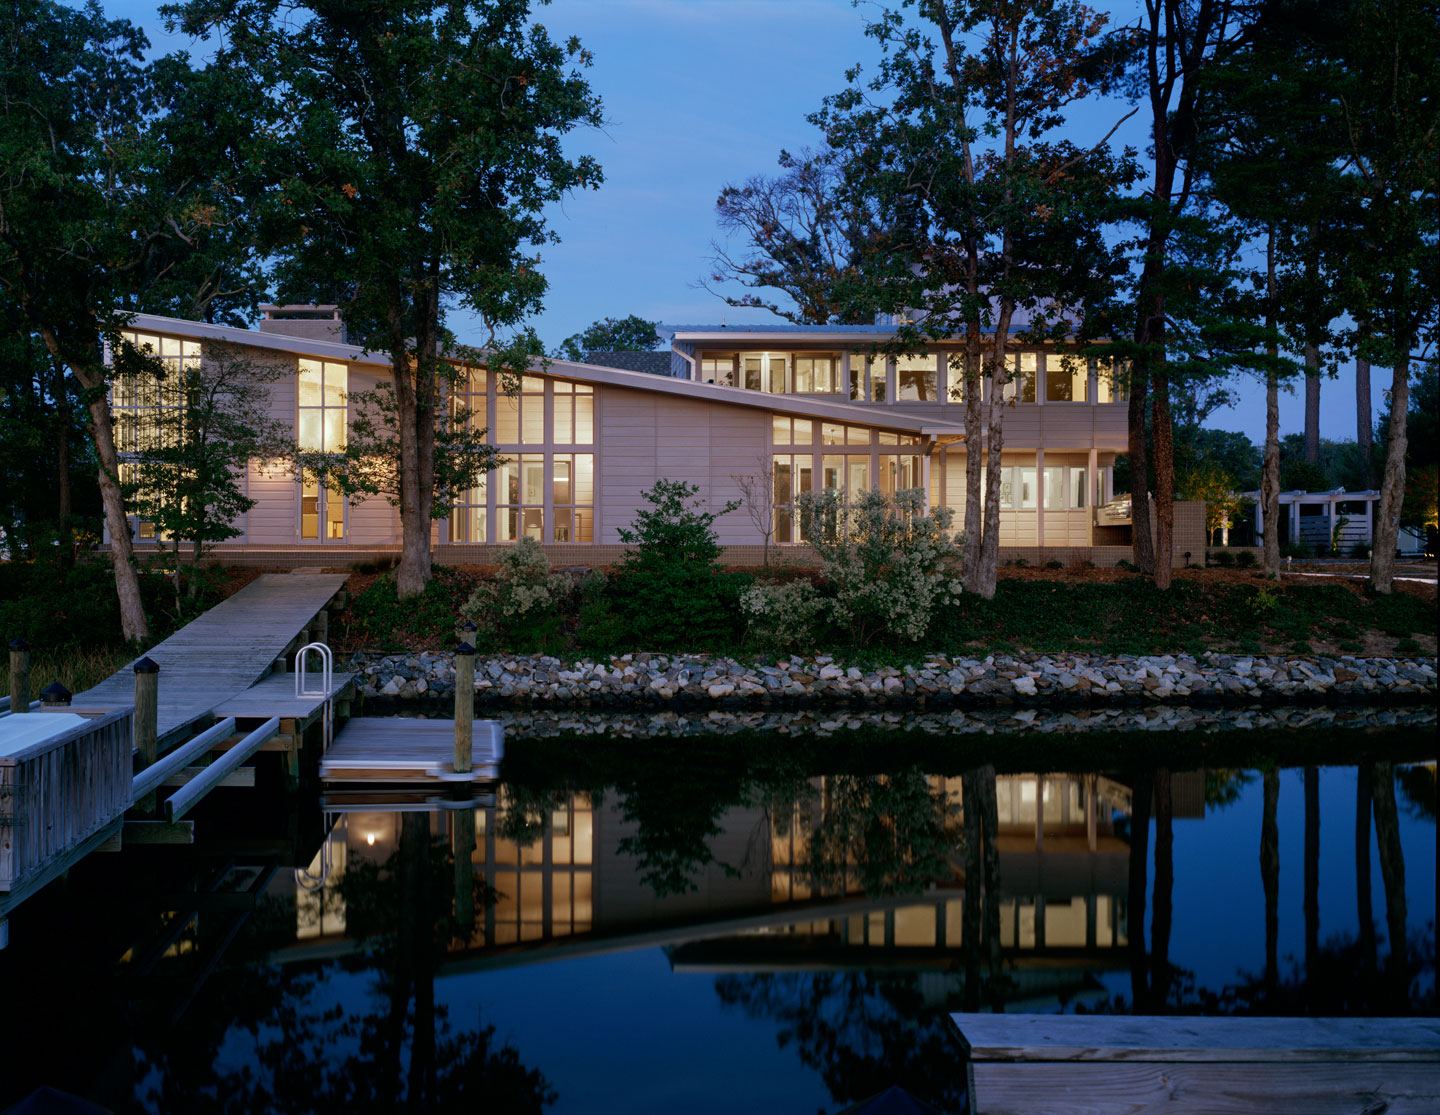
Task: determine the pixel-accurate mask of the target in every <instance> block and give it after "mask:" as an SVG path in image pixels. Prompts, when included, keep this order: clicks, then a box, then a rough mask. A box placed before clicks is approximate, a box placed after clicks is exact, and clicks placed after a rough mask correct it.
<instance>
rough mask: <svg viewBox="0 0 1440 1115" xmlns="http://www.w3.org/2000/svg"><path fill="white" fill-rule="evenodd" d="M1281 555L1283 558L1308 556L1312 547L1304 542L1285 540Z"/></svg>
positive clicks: (1282, 544)
mask: <svg viewBox="0 0 1440 1115" xmlns="http://www.w3.org/2000/svg"><path fill="white" fill-rule="evenodd" d="M1280 556H1281V557H1282V558H1287V557H1291V558H1302V559H1303V558H1308V557H1309V556H1310V547H1309V546H1308V545H1306V544H1305V543H1304V542H1284V543H1281V545H1280Z"/></svg>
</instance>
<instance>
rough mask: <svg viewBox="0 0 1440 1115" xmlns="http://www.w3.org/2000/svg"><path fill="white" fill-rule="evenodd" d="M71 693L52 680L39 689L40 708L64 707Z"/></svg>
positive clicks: (68, 702) (68, 701)
mask: <svg viewBox="0 0 1440 1115" xmlns="http://www.w3.org/2000/svg"><path fill="white" fill-rule="evenodd" d="M70 698H71V693H70V690H68V689H66V688H65V687H64V686H63V685H61V684H60V683H59V682H58V681H52V682H51V683H50V684H49V685H47V686H46V687H45V688H44V689H42V690H40V707H41V708H65V707H66V706H68V705H69V704H70Z"/></svg>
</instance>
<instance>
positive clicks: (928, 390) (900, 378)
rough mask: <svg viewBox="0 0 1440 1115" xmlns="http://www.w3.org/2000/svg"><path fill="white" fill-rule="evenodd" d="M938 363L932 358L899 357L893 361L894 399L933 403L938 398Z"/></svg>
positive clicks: (903, 401)
mask: <svg viewBox="0 0 1440 1115" xmlns="http://www.w3.org/2000/svg"><path fill="white" fill-rule="evenodd" d="M938 369H939V362H938V360H937V359H936V358H935V357H934V356H901V357H898V358H897V359H896V361H895V398H896V399H898V400H899V401H900V402H902V403H905V402H918V403H933V402H935V401H936V400H937V399H938V398H939V397H940V396H939V370H938Z"/></svg>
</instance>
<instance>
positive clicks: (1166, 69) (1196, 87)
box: [1115, 0, 1238, 589]
mask: <svg viewBox="0 0 1440 1115" xmlns="http://www.w3.org/2000/svg"><path fill="white" fill-rule="evenodd" d="M1237 8H1238V4H1237V3H1236V2H1234V0H1145V10H1144V15H1143V16H1142V17H1141V19H1140V21H1139V23H1138V24H1137V26H1136V27H1135V28H1134V29H1133V40H1132V41H1133V43H1134V44H1135V46H1136V47H1137V50H1136V54H1135V58H1136V61H1137V65H1136V68H1135V70H1134V79H1135V86H1136V92H1137V93H1138V95H1139V98H1140V100H1141V101H1142V102H1143V103H1144V105H1145V107H1146V108H1148V110H1149V128H1150V136H1151V146H1150V161H1151V168H1152V179H1151V185H1150V188H1149V190H1148V191H1147V192H1146V195H1145V196H1144V197H1143V198H1141V199H1138V200H1137V202H1136V204H1135V206H1134V209H1133V218H1134V220H1135V222H1136V224H1137V225H1138V230H1139V231H1138V234H1137V236H1136V238H1135V240H1134V242H1133V243H1132V244H1131V245H1130V248H1131V250H1132V251H1133V253H1134V258H1135V262H1136V272H1135V274H1134V276H1133V283H1132V285H1131V292H1132V298H1131V306H1130V309H1131V321H1132V323H1133V325H1132V329H1131V332H1130V337H1129V343H1128V344H1127V345H1124V346H1116V348H1115V353H1116V356H1117V358H1120V357H1123V358H1125V359H1128V360H1129V367H1130V455H1131V464H1132V469H1133V470H1134V471H1135V473H1136V474H1137V475H1141V476H1143V475H1145V474H1146V469H1145V468H1144V467H1143V466H1144V465H1145V463H1146V461H1147V459H1148V457H1149V454H1148V453H1147V447H1146V444H1145V440H1146V414H1145V404H1146V400H1147V397H1148V399H1149V402H1150V415H1149V426H1150V433H1151V437H1152V439H1153V467H1154V472H1155V534H1154V538H1155V544H1154V552H1153V553H1150V552H1149V550H1150V508H1149V502H1150V501H1149V499H1148V498H1145V493H1143V492H1142V493H1135V492H1132V497H1134V498H1132V500H1131V509H1132V528H1131V529H1132V536H1133V539H1134V541H1133V545H1134V548H1135V561H1136V564H1137V565H1138V566H1140V567H1141V568H1142V569H1144V568H1147V563H1149V567H1150V568H1153V573H1154V578H1155V584H1156V586H1157V587H1158V588H1161V589H1165V588H1169V586H1170V579H1171V575H1170V562H1171V552H1172V549H1173V546H1172V542H1171V540H1172V538H1173V535H1174V496H1175V469H1174V444H1173V427H1172V416H1171V409H1170V408H1171V380H1172V377H1173V378H1174V379H1176V380H1184V379H1187V378H1192V379H1198V380H1203V379H1204V378H1206V377H1207V375H1210V374H1214V372H1215V371H1216V368H1215V366H1214V365H1212V364H1211V363H1210V361H1209V359H1208V357H1209V356H1210V355H1211V354H1212V353H1213V351H1214V348H1215V340H1214V338H1213V337H1212V335H1211V331H1212V330H1213V329H1214V328H1215V323H1216V319H1217V317H1219V318H1225V317H1228V315H1226V314H1225V313H1224V307H1225V305H1226V304H1227V303H1228V302H1229V301H1230V300H1231V299H1230V290H1229V288H1230V286H1231V280H1232V278H1233V275H1232V274H1231V273H1230V261H1231V259H1232V258H1233V254H1234V250H1235V247H1236V244H1235V243H1234V240H1235V239H1236V233H1235V232H1234V231H1233V230H1228V229H1225V228H1223V227H1222V226H1221V225H1220V224H1219V222H1218V221H1217V219H1216V217H1217V215H1216V214H1215V213H1213V212H1211V211H1209V210H1208V209H1207V206H1206V203H1205V200H1204V198H1203V197H1201V196H1199V195H1198V191H1197V189H1196V187H1197V185H1198V184H1199V183H1198V177H1197V175H1198V169H1199V168H1198V166H1197V163H1196V161H1195V160H1194V159H1192V158H1191V155H1192V153H1193V149H1194V146H1195V140H1196V138H1197V136H1198V134H1199V131H1200V126H1201V123H1202V109H1203V108H1204V102H1203V100H1202V94H1203V93H1204V91H1205V87H1206V83H1207V82H1208V81H1209V80H1211V78H1212V75H1213V73H1214V71H1215V70H1216V69H1217V68H1220V67H1221V66H1222V65H1223V62H1224V59H1225V57H1226V55H1227V54H1228V53H1229V52H1230V50H1231V49H1232V48H1233V42H1232V39H1233V35H1234V32H1235V28H1236V17H1237V14H1238V13H1237ZM1217 261H1218V264H1219V265H1218V266H1217ZM1217 303H1218V306H1217ZM1217 310H1218V311H1219V313H1218V314H1217ZM1182 323H1185V324H1188V325H1189V326H1190V327H1191V330H1192V335H1191V336H1190V337H1189V338H1186V337H1183V336H1182V335H1181V330H1180V328H1179V327H1180V326H1181V325H1182ZM1224 343H1225V342H1224V341H1223V340H1222V347H1223V344H1224ZM1177 344H1186V345H1187V347H1188V349H1189V351H1188V352H1186V353H1185V354H1184V355H1183V356H1180V355H1178V354H1177V353H1176V352H1175V351H1174V349H1175V347H1176V346H1177Z"/></svg>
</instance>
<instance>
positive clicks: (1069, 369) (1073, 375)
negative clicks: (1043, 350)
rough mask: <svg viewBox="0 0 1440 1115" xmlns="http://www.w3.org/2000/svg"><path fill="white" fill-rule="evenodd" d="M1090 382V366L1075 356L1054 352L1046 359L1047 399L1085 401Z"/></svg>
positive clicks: (1051, 400) (1057, 401) (1069, 401)
mask: <svg viewBox="0 0 1440 1115" xmlns="http://www.w3.org/2000/svg"><path fill="white" fill-rule="evenodd" d="M1089 383H1090V368H1089V366H1088V365H1087V363H1086V362H1085V361H1084V360H1081V359H1079V358H1077V357H1074V356H1061V355H1059V354H1054V355H1051V356H1049V357H1047V358H1046V360H1045V401H1046V402H1047V403H1083V402H1084V401H1085V397H1086V393H1085V389H1086V387H1087V386H1089Z"/></svg>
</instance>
